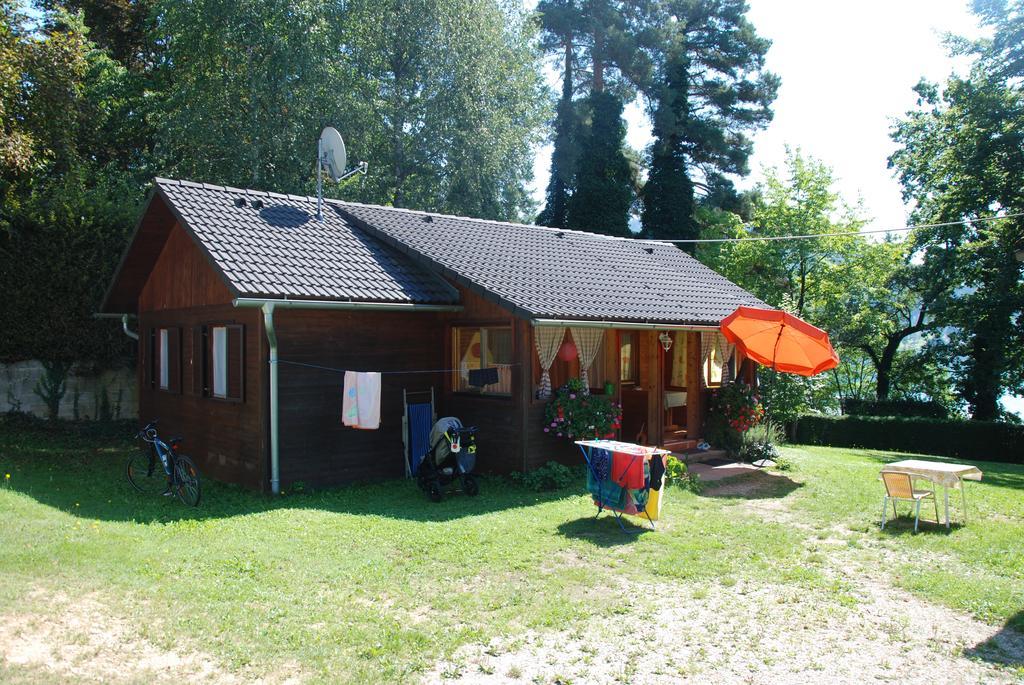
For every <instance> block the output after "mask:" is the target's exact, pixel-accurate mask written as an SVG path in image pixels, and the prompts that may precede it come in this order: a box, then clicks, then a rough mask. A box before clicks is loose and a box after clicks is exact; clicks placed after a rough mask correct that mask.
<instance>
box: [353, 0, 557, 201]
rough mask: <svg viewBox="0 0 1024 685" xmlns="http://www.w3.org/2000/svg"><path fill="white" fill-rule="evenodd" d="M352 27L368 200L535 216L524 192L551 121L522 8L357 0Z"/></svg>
mask: <svg viewBox="0 0 1024 685" xmlns="http://www.w3.org/2000/svg"><path fill="white" fill-rule="evenodd" d="M345 24H346V28H345V35H344V44H345V46H346V50H347V52H348V54H349V60H350V62H351V64H352V68H353V70H354V73H355V74H356V75H357V77H358V78H357V79H356V81H355V83H354V85H353V88H354V89H355V92H354V93H353V98H354V100H355V102H353V103H352V109H351V111H352V112H353V114H352V116H351V117H350V119H351V120H352V122H353V123H352V126H353V128H354V130H356V131H358V133H357V135H354V136H353V137H352V141H353V142H352V146H353V149H354V150H359V153H358V154H359V155H364V154H365V155H366V157H365V158H366V159H368V160H369V161H370V162H371V173H370V175H369V176H367V177H366V179H365V181H364V183H363V185H362V187H361V188H360V189H358V190H357V191H355V193H356V195H357V196H358V197H360V198H361V199H364V200H366V201H373V202H383V203H388V204H394V205H396V206H405V207H418V208H421V209H434V210H441V211H450V212H453V213H458V214H466V215H470V216H480V217H486V218H499V219H518V218H525V217H526V213H527V212H530V215H532V213H533V212H532V211H531V210H532V204H531V201H530V198H529V197H528V195H527V193H526V190H525V185H524V184H525V181H527V180H528V179H529V178H530V173H531V169H532V150H533V147H534V146H535V145H537V144H538V143H539V142H540V140H541V134H542V126H543V122H544V121H545V119H546V118H547V115H548V99H547V91H546V90H545V86H544V83H543V79H542V76H541V71H540V67H541V64H540V60H541V53H540V51H539V50H538V47H537V31H538V27H537V25H536V23H535V22H534V21H533V20H532V19H531V18H530V17H529V16H527V15H525V14H524V13H523V11H522V9H521V8H519V7H518V6H517V5H514V4H513V3H511V2H506V3H498V2H495V1H494V0H413V1H411V2H405V1H399V0H390V1H388V2H384V3H380V2H376V1H374V2H371V1H370V0H357V1H355V2H352V3H349V4H348V7H347V13H346V15H345ZM364 151H365V152H364ZM373 169H376V171H373Z"/></svg>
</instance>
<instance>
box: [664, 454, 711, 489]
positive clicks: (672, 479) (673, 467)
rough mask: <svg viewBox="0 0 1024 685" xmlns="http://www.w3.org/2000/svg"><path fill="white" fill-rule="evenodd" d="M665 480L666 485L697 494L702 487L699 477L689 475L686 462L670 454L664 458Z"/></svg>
mask: <svg viewBox="0 0 1024 685" xmlns="http://www.w3.org/2000/svg"><path fill="white" fill-rule="evenodd" d="M665 480H666V483H667V484H668V485H673V486H675V487H677V488H682V489H684V490H689V491H690V492H695V493H698V494H699V493H700V491H701V488H702V487H703V485H702V483H701V482H700V479H699V478H697V477H696V476H691V475H690V473H689V471H688V470H687V468H686V464H684V463H683V462H681V461H680V460H679V459H677V458H676V457H673V456H671V455H669V456H668V458H666V459H665Z"/></svg>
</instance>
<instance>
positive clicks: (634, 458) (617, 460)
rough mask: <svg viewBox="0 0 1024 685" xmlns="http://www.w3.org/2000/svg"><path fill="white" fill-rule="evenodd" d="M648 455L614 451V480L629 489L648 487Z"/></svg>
mask: <svg viewBox="0 0 1024 685" xmlns="http://www.w3.org/2000/svg"><path fill="white" fill-rule="evenodd" d="M646 463H647V455H645V454H630V453H628V452H613V453H612V480H614V481H615V482H616V483H618V484H619V485H621V486H622V487H624V488H626V489H629V490H641V489H643V488H645V487H647V478H646V477H645V476H644V466H645V465H646Z"/></svg>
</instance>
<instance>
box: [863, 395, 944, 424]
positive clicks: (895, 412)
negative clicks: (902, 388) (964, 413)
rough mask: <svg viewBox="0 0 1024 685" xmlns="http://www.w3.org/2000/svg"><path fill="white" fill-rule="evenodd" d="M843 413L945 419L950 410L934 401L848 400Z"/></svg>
mask: <svg viewBox="0 0 1024 685" xmlns="http://www.w3.org/2000/svg"><path fill="white" fill-rule="evenodd" d="M843 413H844V414H849V415H851V416H919V417H922V418H927V419H945V418H948V417H949V410H948V409H946V408H945V407H944V406H942V405H941V404H939V403H938V402H935V401H934V400H909V399H904V400H858V399H854V398H852V397H851V398H847V399H846V400H845V401H844V402H843Z"/></svg>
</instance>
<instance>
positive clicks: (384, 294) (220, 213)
mask: <svg viewBox="0 0 1024 685" xmlns="http://www.w3.org/2000/svg"><path fill="white" fill-rule="evenodd" d="M156 188H157V192H158V193H159V194H160V195H161V196H162V197H163V198H164V199H165V200H166V201H167V203H168V205H170V207H171V210H172V211H173V212H174V214H175V216H176V217H177V218H178V220H179V221H181V222H182V223H183V224H184V225H185V227H186V228H187V230H189V231H191V233H192V234H193V235H194V236H195V238H196V239H197V240H198V242H199V244H200V246H201V247H202V248H203V249H204V250H205V251H206V252H207V254H208V255H209V256H210V258H211V259H212V261H213V263H214V265H215V266H216V267H217V268H218V269H219V270H220V271H221V272H222V274H223V276H224V278H225V279H226V280H227V282H228V284H229V285H230V286H231V288H232V289H233V290H234V291H235V293H236V294H237V295H239V296H242V297H247V296H248V297H288V298H294V299H328V300H353V301H374V302H414V303H441V304H447V303H453V302H457V301H458V291H456V290H455V288H453V287H451V286H450V285H449V284H447V283H446V282H445V281H444V280H443V279H442V278H440V277H438V276H437V275H436V274H434V273H432V272H431V271H430V270H429V269H426V268H424V267H423V266H420V265H417V264H416V263H414V262H413V260H411V259H410V258H409V257H407V256H406V255H404V254H402V253H401V252H400V251H398V250H395V249H393V248H390V247H387V246H386V245H384V244H383V242H382V241H380V240H378V239H376V238H374V237H372V236H370V235H368V234H367V232H366V231H364V230H360V229H358V228H355V227H353V225H352V223H351V222H350V221H348V220H346V219H345V218H344V217H343V216H341V215H340V214H338V213H337V212H334V211H331V210H330V209H329V208H325V211H324V221H323V223H320V222H318V221H317V220H316V198H309V197H300V196H296V195H281V194H279V193H265V192H259V191H254V190H240V189H238V188H225V187H222V186H214V185H208V184H200V183H192V182H189V181H173V180H168V179H163V178H158V179H156Z"/></svg>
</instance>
